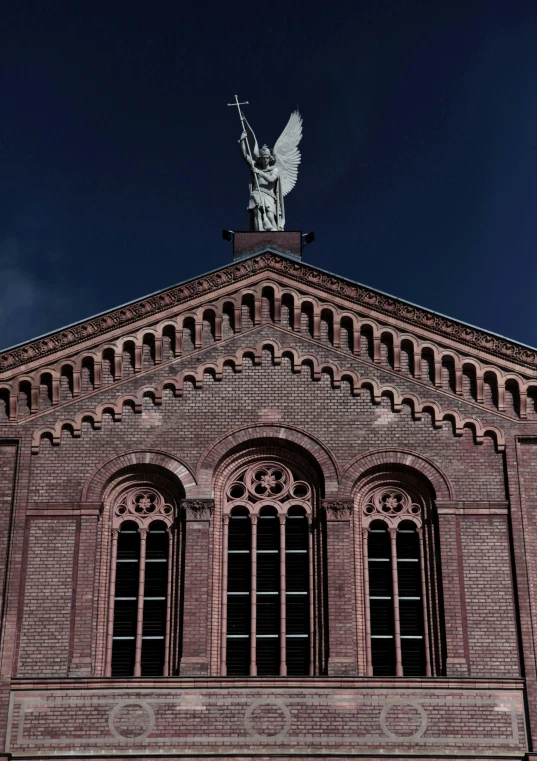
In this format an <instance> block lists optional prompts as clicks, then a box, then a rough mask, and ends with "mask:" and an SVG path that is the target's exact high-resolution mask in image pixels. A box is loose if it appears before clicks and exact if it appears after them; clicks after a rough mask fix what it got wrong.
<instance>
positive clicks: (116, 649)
mask: <svg viewBox="0 0 537 761" xmlns="http://www.w3.org/2000/svg"><path fill="white" fill-rule="evenodd" d="M173 521H174V510H173V507H172V506H171V505H170V504H168V503H166V502H165V500H164V497H163V496H162V495H161V494H160V493H159V492H158V491H156V490H154V489H152V488H134V489H131V490H129V491H128V492H127V493H126V494H124V495H123V498H122V499H121V500H120V501H119V503H118V504H117V505H116V506H115V508H114V511H113V519H112V552H111V567H110V597H109V615H108V638H107V653H106V668H105V673H106V676H163V675H166V674H167V673H168V670H169V668H168V665H169V644H170V627H171V586H172V564H171V561H172V554H173V552H172V551H173V536H172V526H173Z"/></svg>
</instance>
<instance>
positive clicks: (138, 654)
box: [134, 528, 147, 676]
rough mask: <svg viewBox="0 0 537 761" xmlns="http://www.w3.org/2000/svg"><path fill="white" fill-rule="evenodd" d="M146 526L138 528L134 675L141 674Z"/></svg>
mask: <svg viewBox="0 0 537 761" xmlns="http://www.w3.org/2000/svg"><path fill="white" fill-rule="evenodd" d="M146 544H147V528H140V568H139V574H138V610H137V614H136V644H135V649H134V676H141V674H142V631H143V626H144V590H145V551H146Z"/></svg>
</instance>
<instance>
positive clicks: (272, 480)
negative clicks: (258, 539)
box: [226, 462, 311, 509]
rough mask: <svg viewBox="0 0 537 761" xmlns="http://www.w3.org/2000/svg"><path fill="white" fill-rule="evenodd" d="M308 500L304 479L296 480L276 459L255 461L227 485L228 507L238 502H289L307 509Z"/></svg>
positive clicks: (306, 485) (256, 503)
mask: <svg viewBox="0 0 537 761" xmlns="http://www.w3.org/2000/svg"><path fill="white" fill-rule="evenodd" d="M310 500H311V488H310V486H309V485H308V484H307V483H306V482H305V481H299V480H295V477H294V476H293V474H292V472H291V471H290V470H289V468H287V467H285V465H281V464H279V463H275V462H261V463H255V464H254V465H250V466H248V467H246V468H242V469H241V470H240V471H239V472H238V473H236V474H235V475H234V476H233V477H232V479H231V480H230V482H229V484H228V486H227V487H226V502H227V507H228V509H231V508H232V507H233V506H235V505H239V504H242V505H245V504H251V505H252V506H253V505H257V506H259V505H260V504H261V503H262V504H265V505H267V504H269V505H275V506H278V505H279V504H281V503H289V502H292V503H293V504H300V505H304V506H307V508H308V509H309V502H310ZM286 506H287V504H286Z"/></svg>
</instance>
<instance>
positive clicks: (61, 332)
mask: <svg viewBox="0 0 537 761" xmlns="http://www.w3.org/2000/svg"><path fill="white" fill-rule="evenodd" d="M267 254H269V255H270V256H272V257H278V258H280V259H282V260H284V261H286V262H287V263H288V268H287V274H290V273H289V270H291V269H294V271H295V274H297V273H298V272H300V271H301V270H302V269H307V270H310V271H314V272H317V273H319V274H320V275H324V276H326V277H327V278H329V280H330V281H331V285H332V286H333V287H327V284H326V283H325V284H322V283H320V282H319V280H318V279H317V280H312V281H310V280H309V279H308V280H306V282H307V283H309V284H311V285H312V286H318V287H321V288H322V289H323V290H328V291H332V292H334V291H336V292H337V291H339V293H340V295H343V296H345V297H347V298H349V297H350V298H351V299H353V300H358V302H359V303H360V302H362V301H363V302H364V303H365V304H366V305H367V306H370V307H373V308H378V309H379V310H382V309H383V307H384V310H385V311H386V312H387V313H388V314H393V315H394V316H396V315H395V314H394V311H395V310H394V309H393V308H387V307H386V304H384V305H380V306H379V305H378V304H377V303H376V299H375V297H381V298H383V299H386V300H388V301H389V302H394V303H397V304H400V305H401V306H402V307H406V308H407V309H408V310H410V313H408V314H404V315H402V316H401V317H402V319H406V320H407V321H409V322H411V323H412V324H416V325H417V326H418V327H419V324H421V327H422V328H424V329H429V330H432V331H433V332H435V333H440V334H441V335H442V334H444V335H445V337H446V338H447V337H449V336H450V337H451V338H452V339H455V340H459V341H461V342H462V343H466V344H468V343H470V344H472V345H475V344H476V341H475V338H476V336H470V335H467V336H461V335H460V333H461V332H463V331H469V332H470V333H473V332H474V331H475V332H477V333H478V334H480V335H479V336H478V338H479V339H480V340H478V341H477V344H478V345H477V346H475V348H477V349H480V350H482V351H486V352H489V353H493V354H496V355H500V356H502V357H503V358H504V359H505V360H508V361H509V360H511V361H514V362H517V363H518V364H523V365H526V366H529V367H532V368H534V369H535V368H537V348H536V347H533V346H530V345H528V344H523V343H521V342H519V341H515V340H513V339H510V338H508V337H506V336H502V335H501V334H499V333H494V332H493V331H489V330H485V329H483V328H480V327H478V326H475V325H472V324H471V323H467V322H464V321H462V320H458V319H456V318H453V317H450V316H449V315H445V314H443V313H441V312H436V311H435V310H433V309H429V308H428V307H424V306H421V305H419V304H414V303H413V302H411V301H407V300H406V299H402V298H400V297H398V296H393V295H392V294H389V293H386V292H385V291H381V290H379V289H377V288H372V287H371V286H367V285H363V284H362V283H359V282H358V281H356V280H351V279H350V278H347V277H345V276H343V275H338V274H336V273H333V272H330V271H329V270H325V269H323V268H321V267H317V266H314V265H312V264H309V263H307V262H304V261H299V260H298V259H297V257H296V256H293V255H291V254H286V253H285V252H282V251H281V250H278V249H275V248H272V247H270V246H266V247H264V249H263V251H262V252H260V251H256V252H253V253H251V254H247V255H245V256H243V257H241V258H240V259H238V260H235V261H233V262H230V263H228V264H225V265H222V266H221V267H217V268H216V269H212V270H209V271H208V272H205V273H202V274H200V275H196V276H195V277H192V278H188V279H187V280H183V281H181V282H179V283H176V284H174V285H172V286H168V287H166V288H163V289H160V290H158V291H153V292H152V293H149V294H147V295H146V296H142V297H138V298H135V299H133V300H132V301H128V302H125V303H124V304H121V305H119V306H116V307H113V308H111V309H106V310H104V311H103V312H99V313H97V314H94V315H92V316H90V317H86V318H84V319H82V320H77V321H75V322H73V323H70V324H68V325H65V326H63V327H62V328H59V329H56V330H53V331H50V332H48V333H43V334H41V335H39V336H35V337H34V338H31V339H28V340H27V341H23V342H21V343H18V344H14V345H12V346H9V347H7V348H5V349H2V350H0V372H5V371H7V370H10V369H15V368H16V367H17V366H19V365H21V364H24V363H26V362H29V361H33V360H35V359H38V357H39V355H42V356H47V355H48V354H50V353H53V352H54V351H56V350H61V349H65V348H68V346H69V345H71V344H76V343H77V341H78V340H82V339H83V338H90V337H92V336H95V337H97V336H98V335H99V334H104V333H106V332H107V331H108V330H112V329H114V328H116V327H119V326H120V325H121V324H125V326H126V325H128V324H130V323H131V322H133V321H134V320H135V319H136V318H141V317H144V316H149V315H150V314H151V313H154V314H155V315H158V313H159V311H161V310H163V309H166V308H169V307H170V306H173V303H174V302H175V303H181V301H182V300H188V298H191V297H194V296H195V295H202V294H203V292H204V291H206V292H208V291H209V288H198V287H194V288H192V286H199V285H200V283H201V282H202V281H204V280H206V279H207V278H211V277H213V276H215V275H218V273H225V272H228V273H229V279H228V280H227V282H228V283H232V282H240V280H242V279H243V278H244V277H247V276H248V275H251V274H254V269H253V268H250V269H249V271H247V272H235V273H234V275H233V271H234V270H235V271H236V270H237V269H239V270H241V269H243V268H244V267H245V265H247V263H248V262H251V261H253V260H256V259H258V260H259V259H262V257H264V256H266V255H267ZM265 267H267V268H270V262H266V263H262V264H261V266H260V267H259V270H261V269H264V268H265ZM247 269H248V268H247ZM282 272H284V273H285V272H286V270H285V269H284V270H282ZM291 274H292V273H291ZM338 282H339V283H341V284H343V285H346V286H347V288H343V289H338V288H337V287H335V285H337V283H338ZM222 284H224V281H222V282H219V283H215V284H214V286H215V287H217V286H218V285H222ZM189 286H190V287H191V292H190V293H184V294H183V297H184V298H183V299H181V298H175V299H173V298H168V299H167V298H166V296H169V295H170V294H173V293H174V292H175V293H176V295H179V291H181V290H183V291H188V289H189ZM349 287H350V290H351V291H352V290H354V291H356V293H345V290H348V289H349ZM360 291H361V292H362V293H360ZM360 296H362V299H360V298H359V297H360ZM151 299H153V300H160V301H162V303H161V304H160V305H154V308H153V309H147V310H146V309H145V308H144V306H147V305H146V304H145V302H147V301H149V300H151ZM134 307H136V308H137V309H136V310H135V311H136V312H137V314H136V315H134V314H133V315H132V319H119V318H120V317H121V315H122V313H124V312H126V311H127V310H131V309H132V308H134ZM414 310H419V312H422V313H423V315H422V317H423V318H424V319H421V320H419V319H416V317H415V316H414V315H412V312H413V311H414ZM116 315H117V316H118V319H117V320H114V319H112V318H113V316H116ZM413 317H414V319H413ZM435 318H436V320H441V321H442V320H443V321H446V325H444V326H443V327H444V330H442V329H439V326H438V325H437V324H436V325H435V324H434V323H435V321H436V320H435ZM95 321H98V322H99V323H100V326H96V325H95ZM103 321H106V322H105V324H103ZM457 326H459V327H460V328H461V329H462V331H460V330H459V331H457V330H449V327H457ZM85 327H87V328H88V329H87V330H85V329H84V328H85ZM90 327H93V329H89V328H90ZM99 327H100V329H99ZM66 333H70V334H71V335H72V336H73V340H72V341H69V340H66V339H65V338H64V337H65V334H66ZM78 333H80V335H76V334H78ZM54 338H56V339H57V340H53V339H54ZM62 339H63V340H62ZM472 339H474V340H472ZM497 341H502V342H506V345H505V346H504V347H503V350H498V349H497V348H496V347H494V346H491V345H490V344H491V343H492V344H494V343H496V342H497ZM26 347H27V348H26ZM39 349H40V350H39ZM15 355H24V356H20V357H19V356H17V357H16V356H15ZM9 359H10V360H11V361H7V360H9Z"/></svg>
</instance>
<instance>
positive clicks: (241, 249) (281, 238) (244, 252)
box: [233, 230, 302, 260]
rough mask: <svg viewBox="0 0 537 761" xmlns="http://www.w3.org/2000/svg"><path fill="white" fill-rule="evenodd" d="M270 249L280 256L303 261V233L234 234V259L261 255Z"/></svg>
mask: <svg viewBox="0 0 537 761" xmlns="http://www.w3.org/2000/svg"><path fill="white" fill-rule="evenodd" d="M267 249H270V250H271V251H276V252H278V253H280V254H286V255H287V256H292V257H293V258H295V259H302V233H301V232H300V231H299V230H298V231H295V230H293V231H290V232H281V231H278V232H235V233H234V234H233V259H234V260H236V259H243V258H244V257H245V256H252V255H253V254H261V253H263V251H266V250H267Z"/></svg>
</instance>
